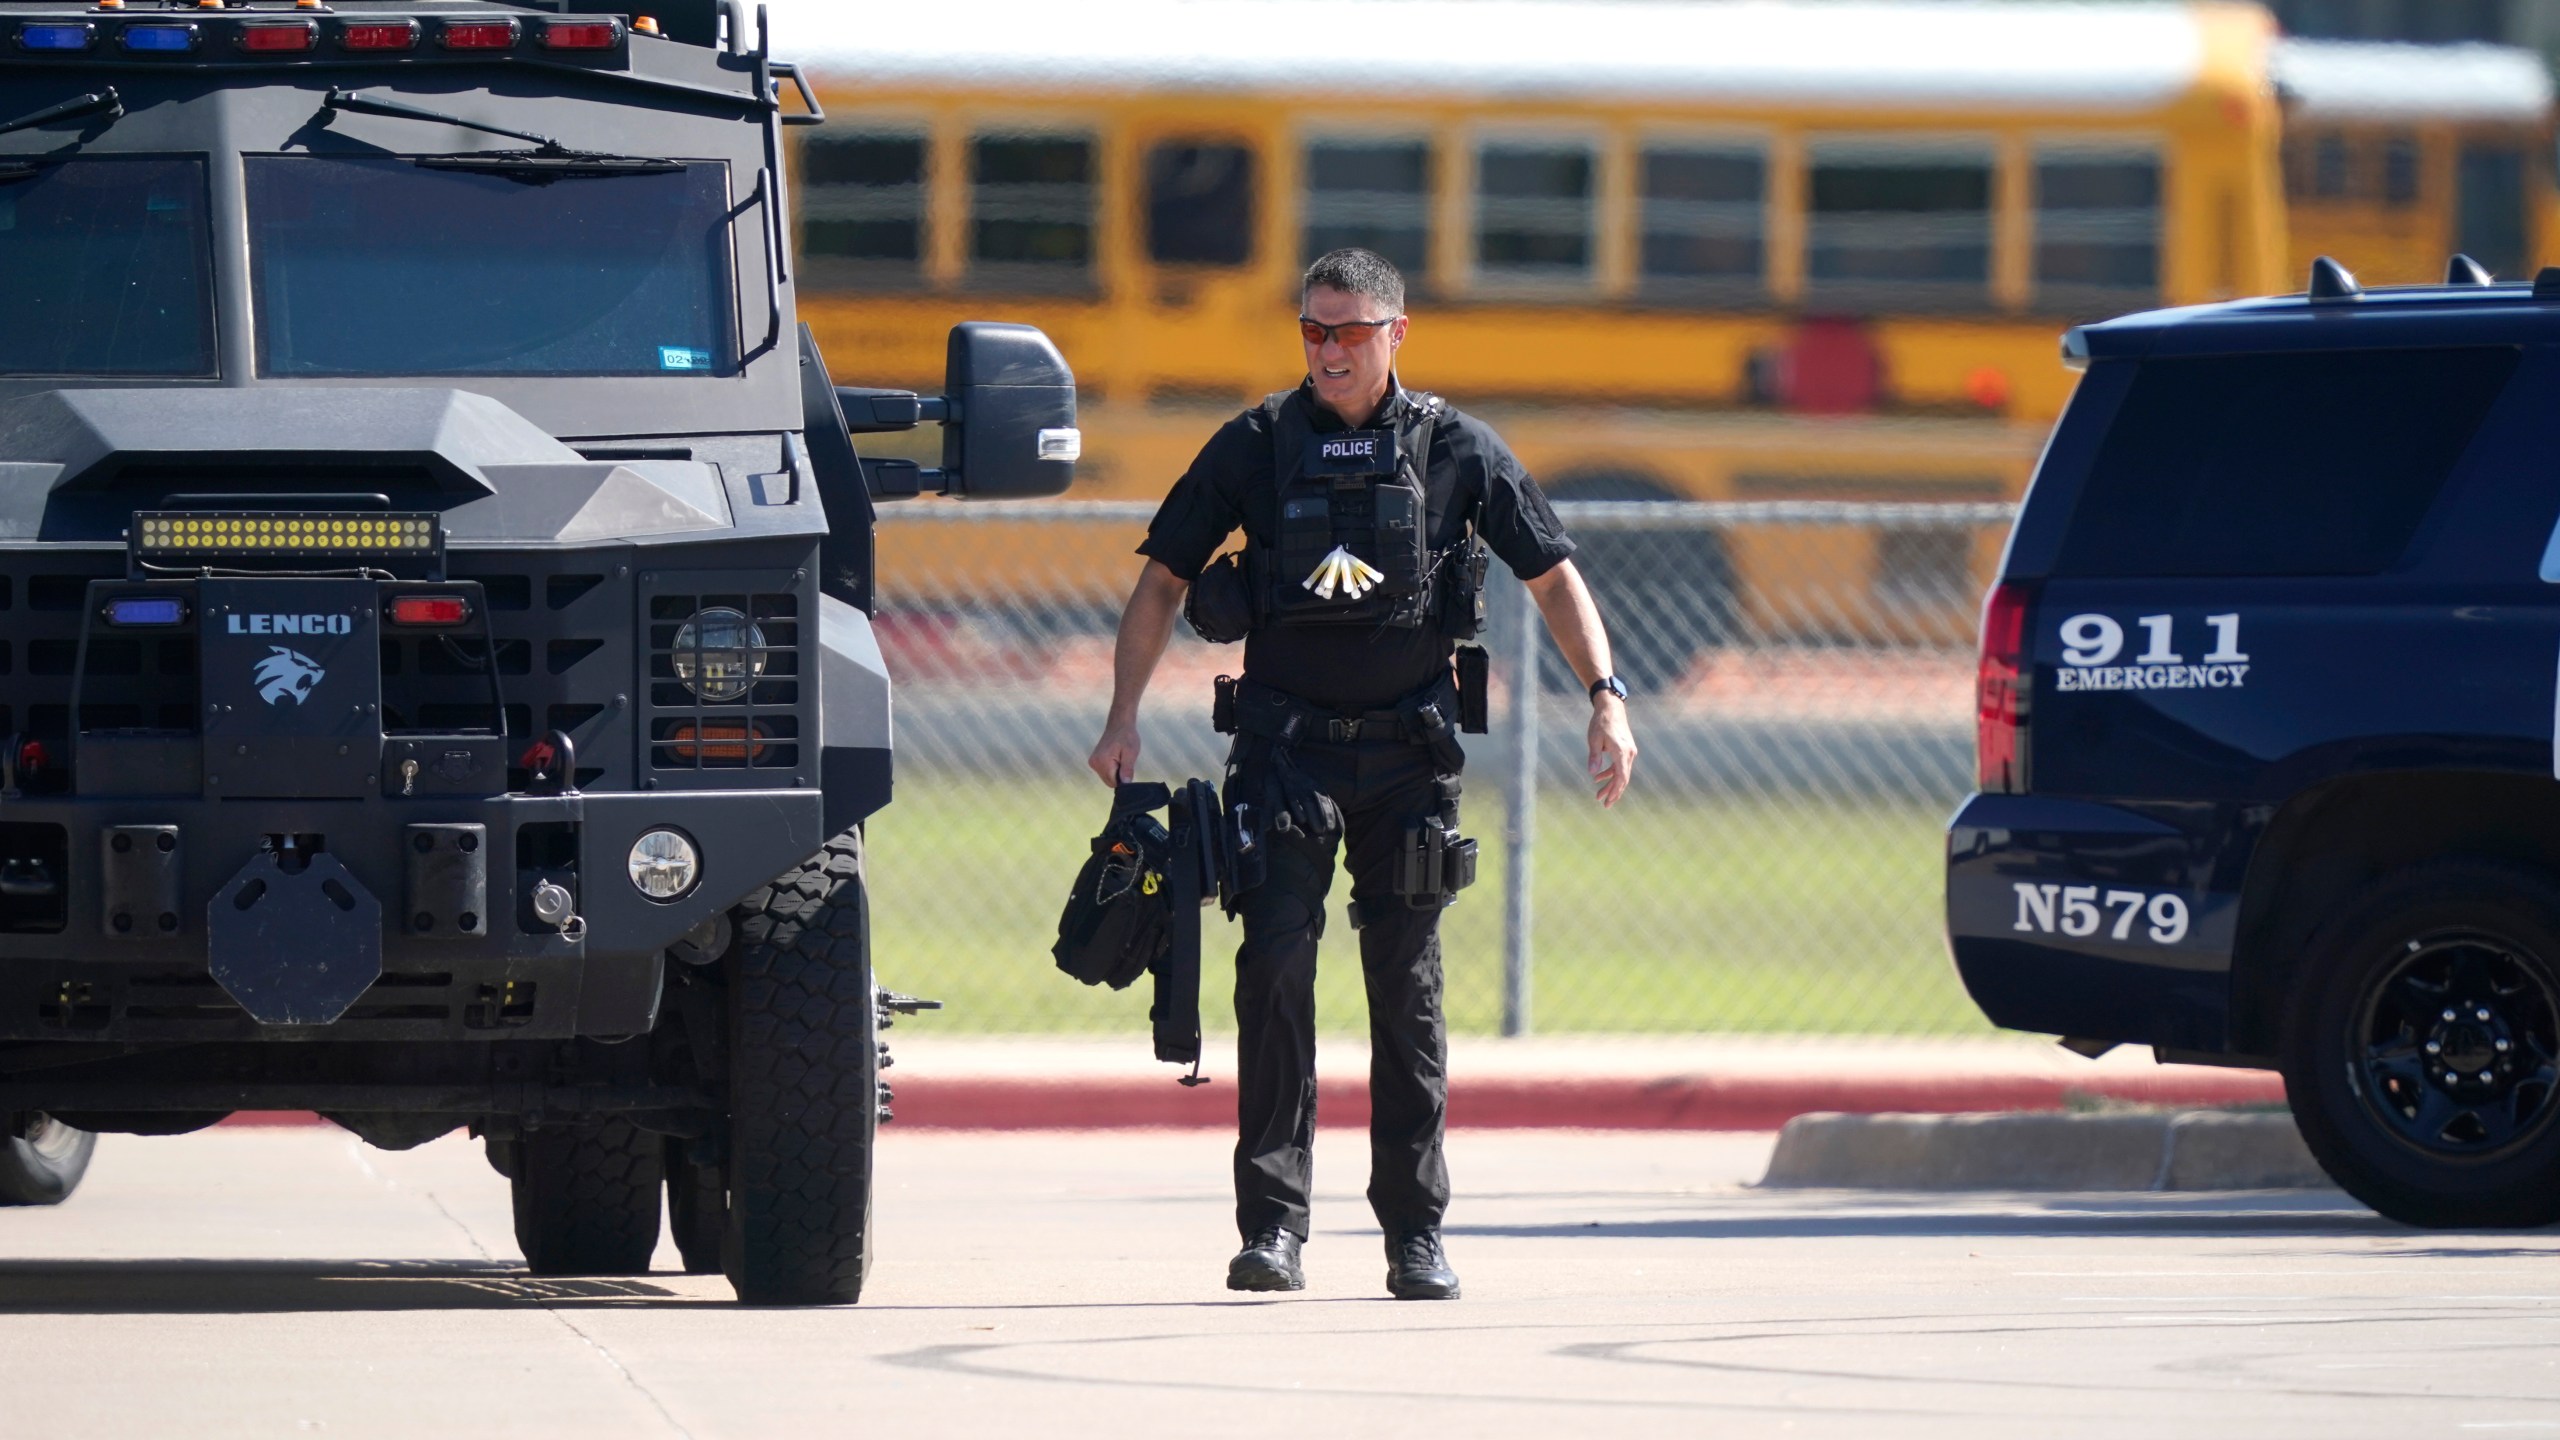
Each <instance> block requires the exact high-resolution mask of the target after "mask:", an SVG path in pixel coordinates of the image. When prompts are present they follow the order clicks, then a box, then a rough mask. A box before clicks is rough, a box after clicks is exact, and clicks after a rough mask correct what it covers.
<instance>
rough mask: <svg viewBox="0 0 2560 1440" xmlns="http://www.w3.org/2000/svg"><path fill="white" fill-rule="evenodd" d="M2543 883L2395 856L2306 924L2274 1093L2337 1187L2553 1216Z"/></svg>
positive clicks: (2558, 983) (2435, 1218) (2425, 1205)
mask: <svg viewBox="0 0 2560 1440" xmlns="http://www.w3.org/2000/svg"><path fill="white" fill-rule="evenodd" d="M2555 916H2560V886H2555V885H2554V884H2553V883H2552V881H2551V879H2550V877H2548V876H2545V875H2542V874H2539V873H2536V872H2534V871H2530V870H2525V869H2521V868H2517V867H2511V866H2506V865H2499V864H2495V863H2490V862H2484V861H2456V862H2447V863H2444V864H2437V865H2429V866H2425V867H2421V868H2418V869H2413V870H2410V871H2406V872H2404V873H2402V874H2401V875H2399V876H2397V877H2394V878H2392V879H2389V880H2387V881H2385V882H2384V883H2383V884H2382V885H2381V886H2380V887H2379V888H2378V889H2377V890H2375V891H2374V893H2373V894H2372V895H2371V897H2370V898H2368V899H2367V900H2366V901H2365V902H2364V903H2362V904H2361V905H2358V906H2356V907H2355V908H2354V909H2352V910H2349V911H2348V912H2346V913H2345V914H2343V915H2341V916H2340V917H2339V918H2338V919H2336V920H2334V921H2332V922H2331V923H2330V924H2329V925H2327V926H2325V927H2323V929H2322V930H2321V931H2320V932H2319V934H2318V935H2316V936H2315V937H2314V938H2313V940H2312V942H2311V945H2310V948H2309V953H2308V954H2307V955H2306V957H2305V967H2304V970H2303V972H2302V974H2303V978H2302V980H2301V981H2299V982H2298V983H2297V984H2296V986H2295V988H2294V995H2293V1002H2292V1012H2291V1015H2290V1017H2289V1020H2288V1023H2287V1025H2286V1033H2285V1044H2284V1052H2285V1053H2284V1057H2283V1064H2284V1079H2285V1093H2286V1096H2287V1097H2288V1098H2289V1099H2290V1101H2291V1102H2292V1106H2293V1113H2294V1119H2295V1121H2296V1123H2297V1124H2299V1125H2300V1126H2301V1129H2302V1138H2303V1140H2304V1141H2305V1142H2306V1143H2307V1144H2308V1145H2309V1146H2310V1148H2311V1153H2312V1155H2313V1156H2314V1157H2315V1158H2317V1159H2318V1160H2319V1162H2320V1164H2321V1167H2322V1168H2323V1169H2325V1170H2327V1171H2328V1172H2329V1174H2330V1176H2331V1177H2332V1178H2334V1179H2335V1180H2336V1181H2337V1182H2338V1184H2339V1185H2340V1186H2342V1187H2344V1188H2345V1190H2346V1191H2347V1193H2348V1194H2350V1195H2353V1196H2355V1197H2356V1198H2357V1199H2358V1200H2361V1201H2363V1202H2364V1203H2365V1204H2367V1205H2370V1206H2372V1207H2373V1208H2374V1209H2375V1210H2377V1211H2379V1212H2381V1213H2382V1214H2384V1215H2386V1216H2389V1217H2390V1218H2392V1219H2394V1220H2398V1221H2401V1222H2403V1223H2405V1224H2410V1225H2424V1226H2531V1225H2547V1224H2550V1223H2552V1222H2553V1221H2554V1220H2560V1187H2555V1186H2553V1185H2552V1183H2551V1176H2552V1175H2553V1173H2554V1172H2555V1171H2560V929H2555V928H2554V925H2553V917H2555Z"/></svg>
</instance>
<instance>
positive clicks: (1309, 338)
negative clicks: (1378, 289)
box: [1298, 315, 1403, 349]
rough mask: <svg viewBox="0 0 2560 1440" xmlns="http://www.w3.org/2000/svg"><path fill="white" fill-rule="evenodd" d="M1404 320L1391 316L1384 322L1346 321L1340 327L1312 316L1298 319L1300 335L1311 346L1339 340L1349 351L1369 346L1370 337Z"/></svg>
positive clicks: (1303, 316)
mask: <svg viewBox="0 0 2560 1440" xmlns="http://www.w3.org/2000/svg"><path fill="white" fill-rule="evenodd" d="M1402 318H1403V317H1402V316H1399V315H1390V316H1388V317H1387V318H1386V319H1384V320H1345V321H1343V322H1342V323H1341V324H1339V325H1327V324H1325V323H1323V322H1322V321H1320V320H1317V319H1315V318H1313V317H1311V316H1306V315H1301V316H1299V317H1298V333H1299V334H1300V335H1302V336H1304V337H1305V338H1306V342H1307V343H1308V344H1310V345H1321V344H1323V343H1324V342H1326V341H1327V340H1339V341H1340V342H1341V343H1342V344H1343V346H1344V347H1345V348H1346V349H1347V348H1349V347H1351V346H1354V345H1366V344H1368V343H1369V337H1371V336H1373V335H1375V334H1377V333H1378V332H1379V331H1381V330H1384V329H1386V328H1387V327H1388V326H1390V325H1393V324H1394V323H1396V321H1398V320H1400V319H1402Z"/></svg>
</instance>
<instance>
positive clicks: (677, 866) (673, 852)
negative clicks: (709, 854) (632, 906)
mask: <svg viewBox="0 0 2560 1440" xmlns="http://www.w3.org/2000/svg"><path fill="white" fill-rule="evenodd" d="M701 878H702V853H701V852H700V851H698V850H696V849H694V848H693V842H692V841H690V840H688V839H686V838H685V837H684V836H682V835H679V834H677V833H676V832H675V831H673V830H652V831H650V832H649V833H648V834H646V835H643V836H641V837H640V838H639V839H637V840H635V841H633V842H632V843H631V883H632V884H633V885H635V886H638V887H639V890H640V893H641V894H643V895H646V896H648V897H649V898H650V899H652V900H673V899H676V898H677V897H679V896H681V895H683V894H684V892H686V891H687V890H690V889H692V888H693V882H694V881H696V880H699V879H701Z"/></svg>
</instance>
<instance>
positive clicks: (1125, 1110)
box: [897, 1070, 2284, 1130]
mask: <svg viewBox="0 0 2560 1440" xmlns="http://www.w3.org/2000/svg"><path fill="white" fill-rule="evenodd" d="M1234 1096H1235V1091H1234V1088H1233V1087H1232V1085H1231V1084H1229V1083H1226V1082H1223V1081H1221V1082H1220V1083H1217V1084H1213V1085H1208V1086H1202V1087H1200V1088H1198V1089H1190V1090H1186V1089H1183V1088H1181V1087H1179V1086H1176V1085H1174V1084H1173V1083H1172V1082H1171V1081H1170V1080H1169V1079H1168V1080H1162V1081H1152V1082H1150V1081H1138V1080H1119V1079H1112V1080H1064V1081H1056V1080H1052V1081H1022V1080H988V1079H934V1078H929V1077H922V1076H918V1077H905V1076H901V1077H900V1078H899V1082H898V1100H897V1111H898V1124H899V1125H901V1126H905V1127H908V1128H914V1129H947V1130H1070V1129H1072V1130H1095V1129H1102V1130H1114V1129H1164V1128H1175V1129H1213V1128H1214V1129H1223V1128H1225V1127H1227V1126H1230V1125H1232V1124H1234V1123H1235V1100H1234ZM2075 1096H2086V1097H2093V1098H2103V1099H2108V1100H2116V1101H2122V1102H2127V1103H2133V1104H2144V1105H2265V1104H2282V1103H2284V1082H2283V1081H2282V1080H2281V1079H2279V1078H2277V1077H2276V1076H2274V1075H2271V1074H2267V1073H2265V1072H2263V1071H2250V1070H2197V1071H2185V1070H2181V1071H2176V1072H2168V1073H2163V1074H2158V1075H2122V1076H2115V1075H2111V1076H2106V1077H2103V1078H2095V1079H2091V1080H2087V1081H2079V1082H2065V1081H2063V1080H2061V1079H2058V1078H2049V1077H2042V1076H2025V1075H1972V1076H1968V1075H1879V1076H1858V1077H1849V1078H1839V1077H1818V1078H1817V1077H1809V1076H1795V1075H1779V1076H1749V1077H1740V1076H1713V1075H1682V1076H1667V1077H1662V1078H1657V1079H1642V1078H1625V1079H1616V1078H1611V1079H1554V1080H1540V1079H1522V1078H1515V1077H1503V1078H1499V1079H1482V1080H1460V1081H1458V1082H1457V1083H1456V1084H1454V1085H1453V1086H1451V1088H1450V1093H1449V1123H1450V1124H1451V1125H1452V1126H1457V1127H1461V1128H1473V1129H1485V1130H1517V1129H1566V1130H1775V1129H1777V1128H1778V1127H1779V1126H1781V1125H1784V1124H1786V1123H1787V1122H1788V1121H1789V1120H1792V1119H1794V1118H1795V1117H1796V1116H1798V1115H1806V1114H1811V1113H1814V1112H1817V1111H1826V1110H1843V1111H1849V1112H1852V1113H1860V1114H1874V1113H1884V1112H1902V1113H1924V1114H1953V1113H1961V1112H1970V1111H1984V1110H2059V1109H2062V1108H2064V1106H2066V1105H2067V1104H2068V1103H2070V1101H2071V1099H2072V1098H2073V1097H2075ZM1316 1106H1317V1110H1318V1113H1319V1115H1320V1116H1321V1121H1322V1123H1323V1124H1326V1125H1348V1126H1361V1125H1366V1124H1368V1123H1369V1093H1368V1087H1367V1085H1366V1084H1364V1083H1362V1082H1360V1081H1358V1080H1344V1081H1338V1082H1329V1083H1319V1085H1318V1087H1317V1092H1316Z"/></svg>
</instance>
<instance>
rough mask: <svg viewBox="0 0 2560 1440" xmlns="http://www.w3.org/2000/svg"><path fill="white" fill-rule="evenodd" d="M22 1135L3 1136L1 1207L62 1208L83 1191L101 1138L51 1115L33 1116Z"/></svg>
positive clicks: (0, 1145) (0, 1151)
mask: <svg viewBox="0 0 2560 1440" xmlns="http://www.w3.org/2000/svg"><path fill="white" fill-rule="evenodd" d="M26 1120H27V1123H26V1125H25V1126H24V1127H23V1128H24V1129H25V1130H26V1132H27V1133H26V1134H25V1135H23V1136H19V1135H9V1134H5V1133H0V1205H59V1204H61V1203H62V1202H63V1201H65V1200H68V1199H70V1198H71V1192H72V1191H74V1190H77V1189H79V1188H80V1179H81V1177H82V1176H84V1175H87V1174H88V1173H89V1156H90V1155H91V1154H92V1153H93V1152H94V1151H96V1149H97V1148H98V1137H97V1136H96V1135H93V1134H91V1133H90V1132H88V1131H86V1130H75V1129H73V1128H71V1127H70V1126H68V1125H65V1124H63V1123H62V1122H61V1121H59V1120H56V1119H54V1118H53V1117H52V1116H49V1115H30V1116H28V1117H26Z"/></svg>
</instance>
